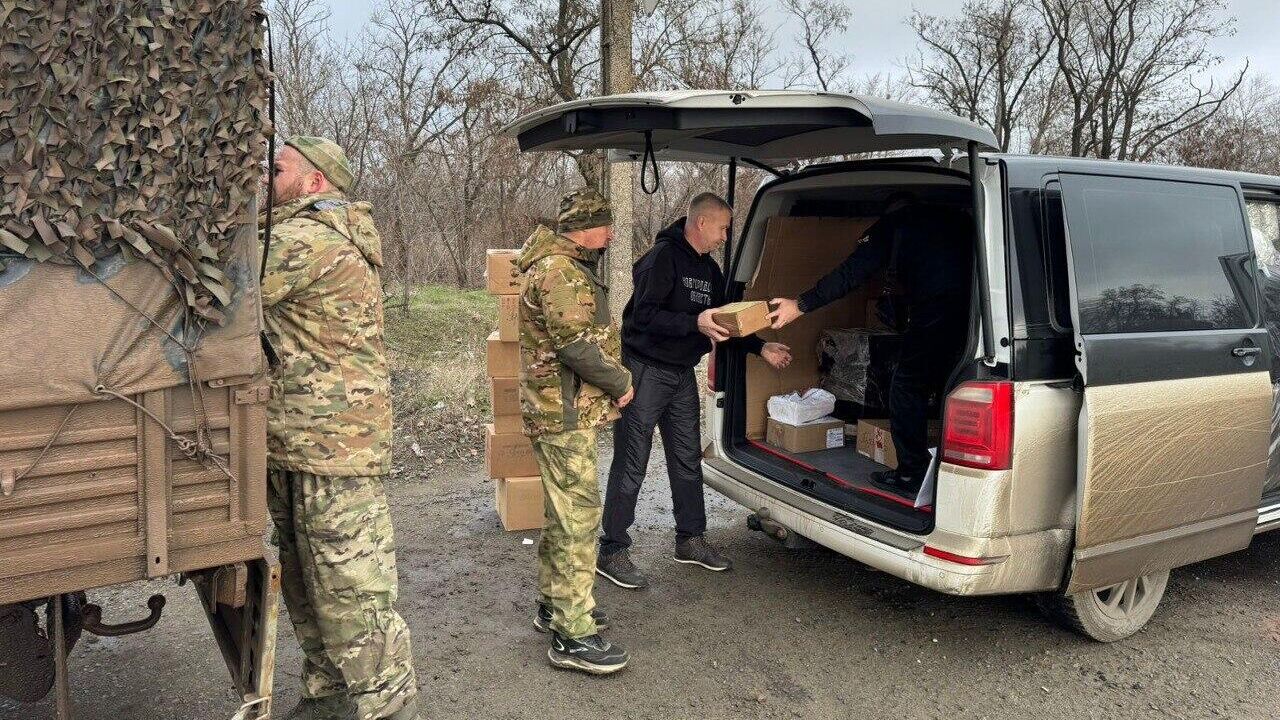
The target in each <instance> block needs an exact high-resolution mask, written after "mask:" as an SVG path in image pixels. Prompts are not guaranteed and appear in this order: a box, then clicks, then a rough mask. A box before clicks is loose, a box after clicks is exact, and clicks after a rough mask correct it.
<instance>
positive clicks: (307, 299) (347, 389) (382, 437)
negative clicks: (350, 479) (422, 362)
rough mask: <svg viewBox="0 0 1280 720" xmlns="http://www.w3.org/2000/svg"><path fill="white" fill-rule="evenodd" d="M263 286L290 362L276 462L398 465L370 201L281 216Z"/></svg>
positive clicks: (279, 391)
mask: <svg viewBox="0 0 1280 720" xmlns="http://www.w3.org/2000/svg"><path fill="white" fill-rule="evenodd" d="M273 218H274V219H273V221H272V231H271V251H270V254H269V255H268V257H267V268H266V274H265V276H264V277H263V280H262V307H263V315H264V319H265V322H266V329H267V335H268V337H269V338H270V340H271V343H272V344H273V345H274V346H275V349H276V352H277V353H278V354H279V356H280V366H279V367H277V368H276V369H275V372H274V376H273V378H272V389H273V390H274V393H273V397H272V399H271V403H270V405H269V406H268V414H267V453H268V454H267V461H268V464H269V465H270V466H271V467H273V468H283V469H288V470H297V471H302V472H310V473H314V474H316V475H330V476H350V475H381V474H384V473H386V472H388V471H389V470H390V468H391V388H390V381H389V377H388V373H387V360H386V353H385V351H384V349H383V341H382V285H381V282H380V280H379V268H381V267H382V241H381V239H379V237H378V231H377V229H375V228H374V226H373V218H372V217H371V216H370V207H369V203H366V202H356V203H353V202H349V201H348V200H347V199H346V197H345V196H344V195H342V194H341V193H336V192H334V193H322V194H317V195H308V196H306V197H302V198H298V199H297V200H294V201H292V202H289V203H286V204H284V205H281V206H280V207H278V208H276V210H275V212H274V213H273Z"/></svg>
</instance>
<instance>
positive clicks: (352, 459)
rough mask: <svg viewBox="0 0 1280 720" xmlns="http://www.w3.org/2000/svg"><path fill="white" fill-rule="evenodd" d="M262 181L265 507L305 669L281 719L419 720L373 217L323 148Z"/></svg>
mask: <svg viewBox="0 0 1280 720" xmlns="http://www.w3.org/2000/svg"><path fill="white" fill-rule="evenodd" d="M272 172H273V174H274V175H275V190H274V201H275V202H276V203H277V205H276V208H275V210H274V212H273V213H272V235H271V248H270V252H269V254H268V256H267V265H266V274H265V276H264V277H263V281H262V306H263V313H264V316H265V321H266V329H267V335H268V338H269V339H270V340H271V343H272V344H273V345H274V347H275V349H276V351H277V353H278V355H279V357H280V365H279V367H277V368H276V369H275V373H274V377H273V381H272V389H273V391H274V392H273V397H272V399H271V403H270V405H269V407H268V421H267V422H268V425H267V430H268V433H267V450H268V467H269V468H270V482H269V484H268V492H267V502H268V505H269V507H270V510H271V518H272V520H274V521H275V526H276V531H277V535H278V538H279V544H280V566H281V585H282V587H283V591H284V599H285V605H286V606H287V607H288V609H289V616H290V618H291V619H292V620H293V626H294V630H295V631H296V632H297V635H298V643H299V644H300V645H301V646H302V652H303V654H304V655H305V660H304V661H303V668H302V701H301V702H300V703H299V705H298V707H296V708H294V710H293V711H292V712H291V713H289V714H288V715H286V716H285V717H286V719H289V718H297V719H299V720H302V719H311V718H314V719H316V720H331V719H332V720H336V719H339V718H341V719H343V720H345V719H346V718H358V720H373V719H374V718H395V719H396V720H408V719H409V718H416V717H417V679H416V677H415V675H414V670H413V656H412V654H411V652H410V648H409V629H408V627H407V626H406V625H405V622H404V620H403V619H402V618H401V617H400V615H399V614H398V613H396V611H395V608H394V607H393V605H394V603H395V600H396V594H397V583H396V560H395V541H394V537H393V535H392V530H391V517H390V513H389V510H388V507H387V498H386V495H385V493H384V492H383V486H382V476H383V475H385V474H386V473H387V472H388V471H389V470H390V468H391V396H390V383H389V379H388V373H387V361H386V356H385V353H384V350H383V342H382V288H381V284H380V282H379V268H381V267H382V241H381V240H380V239H379V237H378V232H377V230H376V229H375V228H374V226H373V219H372V217H371V216H370V206H369V203H366V202H351V201H350V200H348V199H347V197H346V191H347V190H348V189H349V188H350V187H351V184H352V174H351V169H350V166H349V165H348V163H347V158H346V155H345V153H343V151H342V148H340V147H338V145H336V144H335V143H333V142H332V141H329V140H325V139H323V138H314V137H294V138H291V139H289V140H288V141H287V143H286V147H285V148H284V149H283V150H281V151H280V153H279V154H278V155H277V156H276V158H275V160H274V166H273V168H272Z"/></svg>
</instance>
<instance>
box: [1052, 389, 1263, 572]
mask: <svg viewBox="0 0 1280 720" xmlns="http://www.w3.org/2000/svg"><path fill="white" fill-rule="evenodd" d="M1084 395H1085V399H1084V409H1083V412H1082V413H1081V416H1080V433H1081V440H1080V444H1081V447H1080V453H1079V454H1080V459H1079V468H1080V479H1079V483H1078V485H1079V494H1080V504H1079V505H1080V506H1079V519H1078V521H1077V528H1076V547H1075V553H1074V567H1073V569H1072V573H1071V581H1070V585H1069V586H1068V588H1067V591H1068V592H1069V593H1075V592H1081V591H1084V590H1090V589H1095V588H1099V587H1105V586H1106V585H1110V584H1113V583H1115V582H1119V581H1121V580H1124V579H1126V578H1132V577H1137V576H1140V575H1146V574H1148V573H1152V572H1157V571H1160V570H1167V569H1170V568H1174V567H1178V566H1181V565H1186V564H1188V563H1193V562H1197V561H1199V560H1204V559H1206V558H1211V557H1215V556H1217V555H1222V554H1224V553H1228V552H1232V551H1235V550H1240V549H1242V548H1245V547H1247V546H1248V545H1249V542H1250V540H1251V538H1252V536H1253V531H1254V528H1255V527H1256V525H1257V518H1258V497H1259V495H1260V494H1261V492H1262V482H1263V474H1264V470H1265V467H1266V461H1267V445H1268V441H1269V435H1270V427H1269V424H1268V421H1269V419H1270V417H1271V408H1270V406H1269V400H1270V398H1271V388H1270V383H1269V381H1268V374H1267V373H1266V372H1254V373H1241V374H1231V375H1219V376H1211V377H1197V378H1189V379H1179V380H1161V381H1155V382H1146V383H1132V384H1123V385H1108V386H1102V387H1091V388H1087V389H1086V390H1085V394H1084Z"/></svg>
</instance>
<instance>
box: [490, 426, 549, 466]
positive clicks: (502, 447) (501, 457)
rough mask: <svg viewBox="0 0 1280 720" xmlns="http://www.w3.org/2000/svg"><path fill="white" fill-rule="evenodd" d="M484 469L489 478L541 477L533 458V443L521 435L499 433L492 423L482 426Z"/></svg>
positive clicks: (536, 462)
mask: <svg viewBox="0 0 1280 720" xmlns="http://www.w3.org/2000/svg"><path fill="white" fill-rule="evenodd" d="M484 429H485V433H484V467H485V470H486V471H488V473H489V477H491V478H512V477H528V476H533V475H541V474H542V472H541V471H540V470H539V469H538V461H537V460H536V459H534V456H533V443H532V442H530V441H529V438H527V437H525V436H524V434H523V433H518V432H517V433H499V432H498V431H497V428H495V427H494V426H493V423H489V424H486V425H485V426H484Z"/></svg>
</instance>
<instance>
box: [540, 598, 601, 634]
mask: <svg viewBox="0 0 1280 720" xmlns="http://www.w3.org/2000/svg"><path fill="white" fill-rule="evenodd" d="M591 619H592V620H595V621H596V630H608V629H609V613H607V612H605V611H604V610H601V609H600V608H599V607H596V608H594V609H592V610H591ZM533 629H534V630H537V631H538V632H541V633H544V632H551V606H550V605H548V604H546V603H544V602H542V601H541V600H539V601H538V612H536V613H534V614H533Z"/></svg>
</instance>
